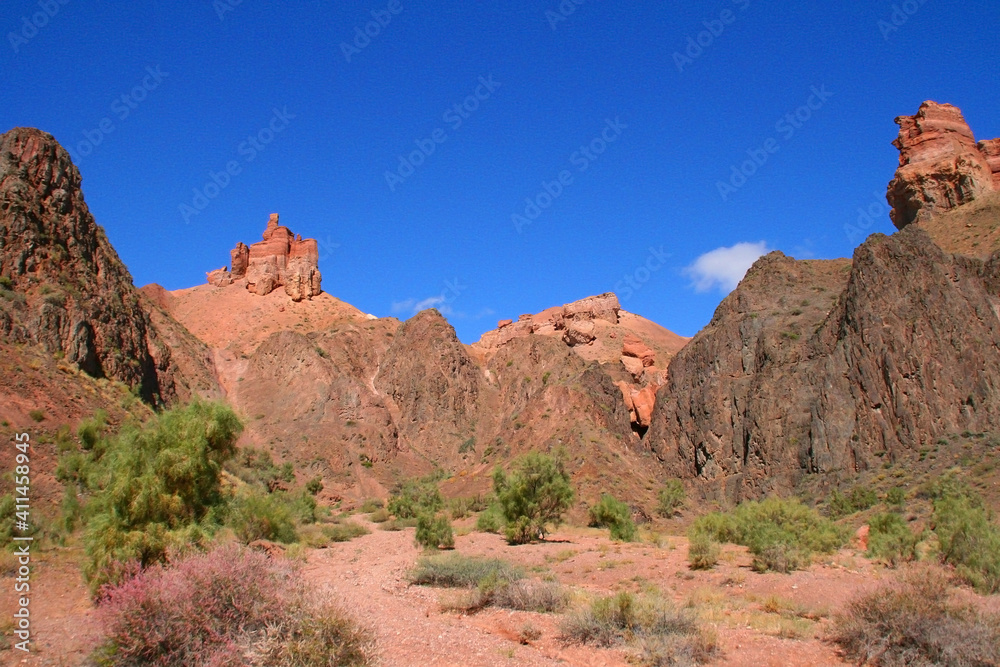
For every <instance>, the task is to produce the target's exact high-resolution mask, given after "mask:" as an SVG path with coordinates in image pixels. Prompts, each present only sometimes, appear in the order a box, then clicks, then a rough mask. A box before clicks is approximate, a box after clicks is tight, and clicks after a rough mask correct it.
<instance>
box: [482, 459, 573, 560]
mask: <svg viewBox="0 0 1000 667" xmlns="http://www.w3.org/2000/svg"><path fill="white" fill-rule="evenodd" d="M511 467H512V472H511V474H510V475H508V474H506V473H505V472H504V471H503V470H502V469H501V468H499V467H498V468H496V469H495V470H494V471H493V490H494V493H495V494H496V497H497V505H498V507H499V511H500V515H501V517H502V518H503V522H504V527H503V531H504V534H505V536H506V538H507V541H508V542H509V543H511V544H525V543H527V542H532V541H534V540H537V539H544V538H545V535H546V532H547V531H548V526H549V524H556V525H558V524H559V522H561V521H562V515H563V513H564V512H565V511H566V510H567V509H569V506H570V504H571V503H572V502H573V496H574V494H573V487H572V486H570V480H569V474H568V473H567V472H566V471H565V469H564V468H563V464H562V461H561V460H558V459H556V458H553V457H551V456H549V455H547V454H542V453H541V452H528V453H527V454H525V455H523V456H521V457H519V458H517V459H516V460H514V462H513V463H512V464H511Z"/></svg>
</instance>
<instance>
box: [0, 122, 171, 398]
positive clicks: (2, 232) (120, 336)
mask: <svg viewBox="0 0 1000 667" xmlns="http://www.w3.org/2000/svg"><path fill="white" fill-rule="evenodd" d="M0 276H2V280H3V284H2V289H0V291H2V292H3V299H0V335H2V336H4V337H5V338H7V339H8V340H9V341H13V342H25V343H37V344H39V345H42V346H43V347H44V348H45V349H46V350H48V351H49V352H50V353H54V354H56V355H62V356H64V357H65V359H67V360H68V361H70V362H72V363H73V364H75V365H76V366H78V367H79V368H80V369H81V370H83V371H84V372H86V373H87V374H89V375H91V376H94V377H99V378H100V377H108V378H113V379H116V380H120V381H121V382H124V383H125V384H127V385H128V386H130V387H132V388H134V389H135V390H136V391H137V392H138V393H139V394H140V395H141V396H142V397H143V399H144V400H146V401H147V402H149V403H152V404H157V403H160V402H165V401H170V400H172V399H173V398H174V396H175V391H174V371H175V369H174V366H173V365H172V363H171V355H170V350H169V349H168V347H167V346H166V345H164V344H163V343H162V342H161V341H160V339H159V337H158V334H157V331H156V328H155V327H154V326H153V325H152V324H151V321H150V318H149V314H148V313H147V312H146V311H145V310H144V309H143V307H142V305H141V303H140V299H139V295H138V293H137V291H136V289H135V287H134V286H133V284H132V277H131V276H130V275H129V272H128V270H127V269H126V268H125V265H124V264H122V262H121V259H120V258H119V257H118V254H117V253H116V252H115V250H114V248H112V247H111V244H110V243H109V242H108V239H107V237H106V236H105V234H104V230H103V229H102V228H101V227H100V226H98V225H97V223H96V222H95V221H94V218H93V216H92V215H91V214H90V211H89V209H88V208H87V204H86V202H85V201H84V198H83V193H82V191H81V190H80V172H79V171H78V170H77V168H76V167H75V166H74V165H73V163H72V161H71V160H70V156H69V154H68V153H67V152H66V151H65V150H64V149H63V148H62V147H61V146H60V145H59V144H58V142H56V140H55V139H54V138H53V137H52V136H51V135H49V134H47V133H45V132H41V131H40V130H35V129H30V128H16V129H13V130H11V131H10V132H7V133H6V134H3V135H0Z"/></svg>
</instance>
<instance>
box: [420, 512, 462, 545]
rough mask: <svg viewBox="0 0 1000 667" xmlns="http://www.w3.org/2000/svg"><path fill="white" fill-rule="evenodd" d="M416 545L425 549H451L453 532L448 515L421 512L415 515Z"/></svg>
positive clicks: (453, 537)
mask: <svg viewBox="0 0 1000 667" xmlns="http://www.w3.org/2000/svg"><path fill="white" fill-rule="evenodd" d="M416 541H417V545H418V546H421V547H423V548H425V549H453V548H454V547H455V534H454V533H453V532H452V529H451V522H450V521H448V517H446V516H444V515H442V514H438V515H433V514H421V515H420V516H418V517H417V533H416Z"/></svg>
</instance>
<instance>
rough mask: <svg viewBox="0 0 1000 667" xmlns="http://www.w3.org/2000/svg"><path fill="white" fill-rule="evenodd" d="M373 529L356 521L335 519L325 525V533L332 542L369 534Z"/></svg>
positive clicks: (347, 540) (345, 540)
mask: <svg viewBox="0 0 1000 667" xmlns="http://www.w3.org/2000/svg"><path fill="white" fill-rule="evenodd" d="M370 532H371V531H370V530H368V529H367V528H365V527H364V526H362V525H361V524H360V523H357V522H356V521H335V522H334V523H332V524H330V525H327V526H323V535H324V537H326V538H327V539H329V540H330V541H331V542H349V541H350V540H353V539H354V538H355V537H361V536H362V535H368V534H369V533H370Z"/></svg>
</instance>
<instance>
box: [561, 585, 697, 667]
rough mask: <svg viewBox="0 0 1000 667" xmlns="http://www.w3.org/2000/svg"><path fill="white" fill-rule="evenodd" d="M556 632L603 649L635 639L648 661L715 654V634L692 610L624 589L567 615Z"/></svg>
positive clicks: (690, 660) (684, 660)
mask: <svg viewBox="0 0 1000 667" xmlns="http://www.w3.org/2000/svg"><path fill="white" fill-rule="evenodd" d="M560 635H561V638H562V640H563V641H566V642H573V643H580V644H593V645H595V646H605V647H608V646H617V645H621V644H625V643H626V642H630V641H635V642H637V643H638V644H639V646H640V648H641V654H642V655H641V657H642V660H643V663H644V664H647V665H671V664H692V663H694V664H698V663H704V662H708V661H710V660H711V659H712V658H713V657H714V656H715V654H716V652H717V647H716V643H715V639H714V637H713V636H712V635H711V634H710V633H708V632H705V631H703V630H702V629H701V628H700V627H699V626H698V623H697V621H696V620H695V618H694V617H693V616H692V615H691V614H690V613H687V612H684V611H680V610H677V609H675V608H674V607H673V606H672V605H671V604H670V603H669V602H667V601H666V600H664V599H662V598H660V597H652V596H636V595H634V594H632V593H629V592H626V591H623V592H621V593H618V594H616V595H612V596H609V597H603V598H598V599H597V600H594V601H593V603H591V604H590V606H589V607H587V608H585V609H583V610H581V611H578V612H576V613H573V614H570V615H568V616H566V617H565V619H564V620H563V622H562V624H561V627H560Z"/></svg>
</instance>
